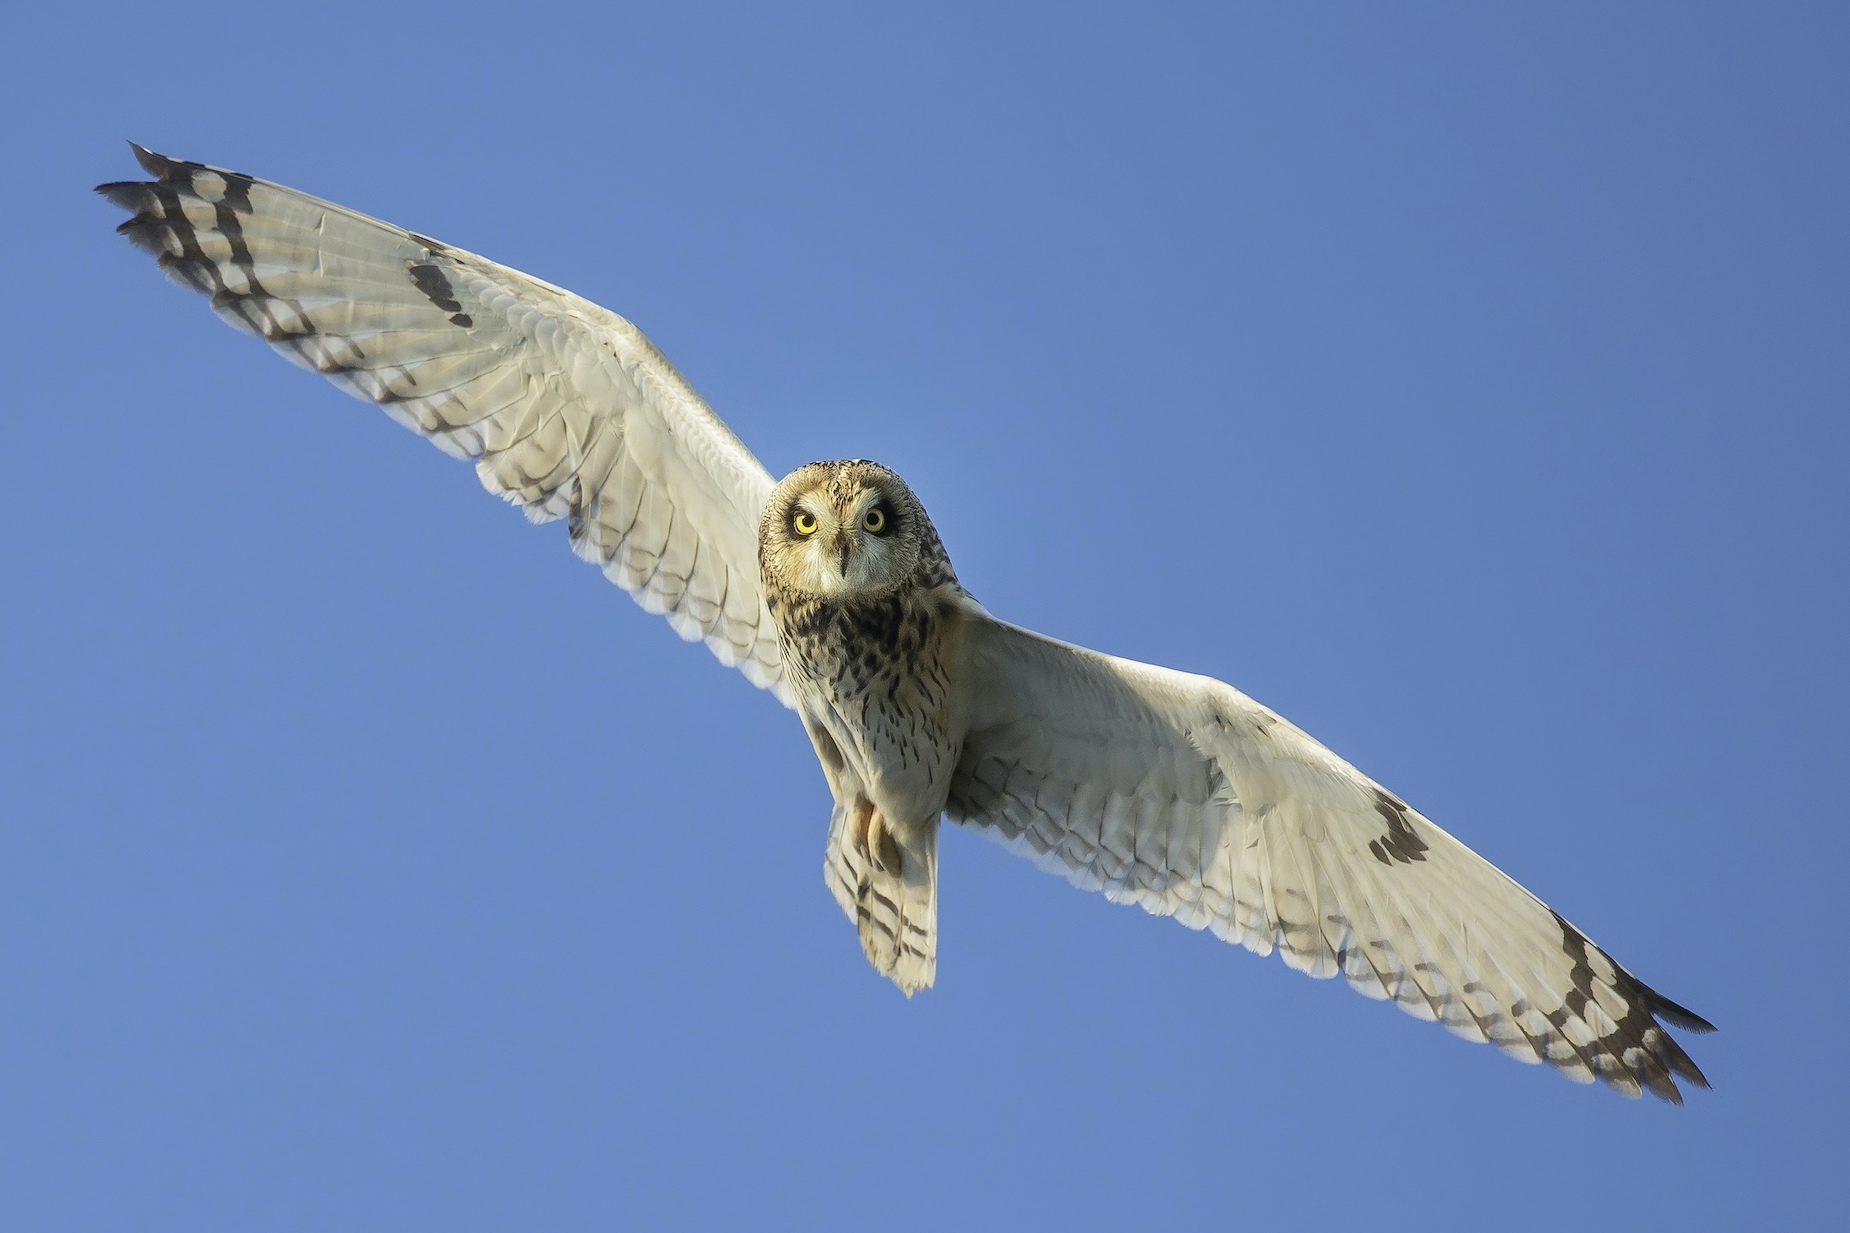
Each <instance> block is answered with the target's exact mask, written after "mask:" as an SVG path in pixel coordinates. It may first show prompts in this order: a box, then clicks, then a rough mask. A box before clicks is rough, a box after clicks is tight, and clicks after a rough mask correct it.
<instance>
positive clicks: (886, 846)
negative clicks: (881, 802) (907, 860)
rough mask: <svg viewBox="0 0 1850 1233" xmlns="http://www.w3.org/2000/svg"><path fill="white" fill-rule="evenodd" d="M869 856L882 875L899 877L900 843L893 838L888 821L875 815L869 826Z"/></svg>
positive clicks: (869, 821)
mask: <svg viewBox="0 0 1850 1233" xmlns="http://www.w3.org/2000/svg"><path fill="white" fill-rule="evenodd" d="M867 855H868V856H869V857H871V858H872V859H873V862H874V866H875V868H877V869H879V870H880V872H881V873H885V874H891V875H893V876H898V874H899V870H900V865H901V863H902V862H901V860H900V855H899V843H898V841H896V840H895V839H894V838H893V831H892V829H891V828H890V827H888V826H887V823H886V819H885V818H883V817H881V816H880V815H879V814H877V813H876V814H874V815H872V817H871V818H870V819H869V820H868V824H867Z"/></svg>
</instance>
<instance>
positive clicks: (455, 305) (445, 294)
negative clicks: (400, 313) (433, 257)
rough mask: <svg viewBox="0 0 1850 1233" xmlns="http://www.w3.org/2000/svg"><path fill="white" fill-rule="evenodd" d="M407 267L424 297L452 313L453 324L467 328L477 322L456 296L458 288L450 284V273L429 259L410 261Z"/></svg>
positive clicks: (406, 264)
mask: <svg viewBox="0 0 1850 1233" xmlns="http://www.w3.org/2000/svg"><path fill="white" fill-rule="evenodd" d="M405 269H406V270H407V271H408V272H409V273H410V275H411V281H412V282H414V283H416V284H417V289H418V290H419V291H422V292H423V293H424V298H425V299H427V300H429V301H430V302H431V303H432V304H435V305H436V306H437V307H438V308H440V309H442V310H443V311H444V312H446V313H449V314H450V324H451V325H459V326H462V327H464V328H467V327H469V326H472V325H474V324H475V318H473V317H471V316H470V315H469V314H468V313H466V312H464V311H463V310H462V302H461V301H460V300H458V299H457V298H456V288H455V287H452V286H451V285H450V278H449V275H447V274H445V273H444V272H443V271H442V270H440V269H438V268H437V267H436V266H435V265H432V264H431V263H430V262H428V261H408V262H406V263H405Z"/></svg>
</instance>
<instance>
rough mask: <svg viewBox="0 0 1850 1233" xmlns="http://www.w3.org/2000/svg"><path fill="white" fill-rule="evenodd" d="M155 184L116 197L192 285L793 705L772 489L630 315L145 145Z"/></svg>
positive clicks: (140, 240)
mask: <svg viewBox="0 0 1850 1233" xmlns="http://www.w3.org/2000/svg"><path fill="white" fill-rule="evenodd" d="M135 156H136V158H137V159H139V160H140V162H141V165H142V167H143V168H145V169H146V170H147V171H148V173H149V174H150V175H152V176H154V177H155V179H154V180H153V181H152V182H132V183H116V184H104V185H101V186H99V188H98V189H97V191H98V192H100V193H102V194H103V195H104V196H105V197H107V198H108V199H109V200H110V201H112V202H114V203H115V204H117V205H119V206H121V207H122V208H124V209H126V210H129V211H131V212H132V213H133V215H134V217H133V218H131V219H129V221H128V222H126V223H124V224H122V226H121V227H120V228H118V230H119V231H121V233H122V234H123V235H125V236H127V237H128V238H129V239H130V240H131V241H133V242H134V243H135V244H136V246H137V247H140V248H142V249H145V250H147V251H148V252H151V253H153V254H154V255H155V256H156V257H158V258H159V259H160V265H161V268H162V269H163V270H165V271H166V272H167V273H168V274H169V275H170V276H171V277H173V278H174V280H175V281H176V282H179V283H181V284H182V285H184V286H188V287H191V288H192V289H193V290H195V291H200V292H203V293H205V294H206V295H208V296H210V297H211V300H212V308H213V311H215V312H217V313H218V315H219V316H221V317H223V318H224V319H225V320H226V321H228V322H230V323H231V324H232V325H234V326H237V327H238V328H240V329H243V330H246V331H248V332H251V333H254V334H256V335H257V336H259V337H260V338H262V339H263V340H264V341H266V342H268V343H269V344H270V346H272V347H273V348H275V349H276V350H277V351H278V352H279V353H281V354H282V355H283V356H285V357H286V358H288V359H290V360H293V361H294V362H296V363H297V364H300V365H301V366H303V367H304V368H307V369H310V370H311V371H314V372H318V373H320V374H321V375H322V376H324V377H326V378H328V379H329V380H330V381H332V382H334V384H336V385H337V386H339V387H340V388H342V389H344V390H345V391H347V392H348V393H350V394H353V395H355V396H356V397H359V398H363V399H366V400H367V401H369V402H373V403H377V404H378V405H380V406H381V407H383V408H384V409H385V410H386V412H387V413H388V414H389V415H391V416H392V418H394V419H396V420H397V421H398V422H399V423H401V424H404V425H405V426H407V427H409V428H411V429H413V430H415V431H416V432H418V433H421V434H422V435H424V436H425V437H427V438H429V439H430V440H431V441H432V442H433V443H434V444H436V445H437V447H438V448H440V449H442V450H443V451H444V452H445V453H447V454H450V455H452V456H453V457H457V458H469V459H473V460H475V464H476V468H475V469H476V474H477V475H478V476H480V477H481V481H482V483H483V485H484V486H485V487H487V488H488V490H489V491H491V492H494V493H496V494H497V495H499V496H501V497H503V498H504V499H506V500H507V501H509V502H511V503H512V504H515V505H519V506H521V507H522V508H523V509H524V510H525V512H526V514H527V517H528V518H529V519H531V520H532V521H534V522H551V521H553V520H555V519H558V518H565V519H567V520H568V526H569V528H570V531H571V540H572V547H573V548H574V549H575V550H576V551H577V553H578V555H580V556H581V557H583V558H585V559H586V560H588V561H592V562H594V563H596V564H597V565H598V566H600V567H601V568H602V569H603V571H604V573H605V574H606V575H607V576H608V577H609V578H610V579H611V580H612V581H613V582H615V583H617V584H618V585H619V586H621V587H623V588H624V589H625V590H626V591H628V592H630V594H631V595H632V596H634V597H635V599H636V601H637V602H638V603H640V604H641V605H642V606H643V607H644V608H646V609H648V610H649V611H651V612H657V613H661V614H662V615H664V616H666V617H667V618H668V621H669V623H670V624H671V625H672V626H673V627H674V628H675V630H676V631H677V632H678V633H679V634H680V635H681V636H682V637H683V638H686V639H688V640H690V641H692V640H695V639H698V640H701V641H704V642H705V643H706V644H707V646H708V647H710V648H711V649H712V651H713V653H714V654H715V655H716V656H718V657H719V659H720V660H721V661H722V662H724V663H726V664H728V665H733V666H736V667H738V668H739V669H740V670H741V671H742V672H744V673H745V675H746V677H747V678H749V679H750V680H751V681H752V683H753V684H756V685H759V686H762V687H763V688H766V689H769V690H772V691H773V692H775V693H776V694H777V695H778V697H779V698H781V699H782V700H783V701H784V703H785V704H786V705H789V704H790V701H791V698H790V692H789V688H788V686H787V684H786V683H785V681H784V675H783V664H782V657H781V656H780V654H779V651H778V646H777V637H776V633H775V630H774V629H773V627H772V624H771V617H770V613H769V612H768V611H767V609H766V607H765V602H764V596H763V594H762V592H761V588H760V585H759V576H758V517H759V513H760V512H761V511H762V509H763V508H764V504H765V501H766V500H767V499H768V498H769V496H770V494H771V490H772V488H773V487H774V486H775V485H774V483H773V481H772V478H771V476H770V474H769V473H768V472H766V470H765V469H764V467H763V465H762V464H760V463H759V461H758V460H757V459H756V458H754V457H753V456H752V454H751V451H750V450H748V449H746V448H745V446H744V444H743V443H742V442H741V441H740V440H739V439H738V437H736V436H734V435H733V433H732V431H731V430H730V429H728V428H727V427H726V425H725V424H724V423H722V422H721V421H720V419H719V417H717V416H716V415H714V414H713V412H712V410H711V409H709V408H708V406H707V405H706V403H705V402H703V401H702V400H701V398H700V396H699V395H698V394H696V393H695V392H694V390H693V388H692V387H691V386H690V385H688V383H687V382H686V380H685V379H683V378H682V377H681V375H680V374H679V373H678V372H676V371H675V369H674V367H673V366H672V365H671V364H669V362H668V360H667V359H666V357H664V356H663V355H662V354H661V352H660V351H658V350H656V348H655V346H654V345H653V344H652V343H650V341H649V340H648V339H647V338H646V337H644V335H643V334H642V332H641V331H640V330H638V329H637V328H636V327H635V326H633V325H631V324H630V323H629V322H628V321H626V320H624V319H623V318H622V317H619V316H618V315H616V314H615V313H613V312H610V311H609V310H607V309H604V308H600V307H599V306H597V305H596V304H593V303H591V302H590V301H588V300H584V299H580V298H579V297H578V296H575V295H573V294H572V293H570V292H569V291H565V290H562V289H560V288H558V287H554V286H552V285H551V284H548V283H544V282H541V281H540V280H538V279H536V278H532V277H529V276H528V275H525V274H522V273H520V272H519V271H518V270H511V269H509V268H507V267H506V266H503V265H497V264H496V263H494V262H492V261H489V260H487V259H485V258H482V257H478V256H476V255H475V254H473V253H467V252H464V251H462V250H461V249H457V248H451V247H450V246H448V245H446V244H440V243H438V242H437V241H435V240H431V239H428V238H426V237H424V236H420V235H416V234H414V233H412V232H408V231H405V230H402V229H401V228H398V227H394V226H392V225H390V224H389V223H382V222H380V221H378V220H377V219H372V218H368V217H366V216H365V215H363V214H357V213H355V212H354V211H352V210H348V209H345V208H343V207H341V206H337V205H334V204H332V203H330V202H326V201H321V200H318V199H316V198H314V197H310V196H308V195H307V194H305V193H299V192H296V191H295V190H294V189H289V188H284V187H282V186H281V185H277V184H270V183H266V182H265V181H263V180H257V179H253V178H251V177H250V176H247V175H243V174H241V173H239V172H235V171H226V170H224V169H222V168H218V167H208V166H205V165H203V164H200V163H188V162H182V161H179V160H177V159H171V158H166V157H163V156H162V155H159V154H154V153H151V152H150V151H147V150H144V149H142V148H141V147H139V146H136V147H135Z"/></svg>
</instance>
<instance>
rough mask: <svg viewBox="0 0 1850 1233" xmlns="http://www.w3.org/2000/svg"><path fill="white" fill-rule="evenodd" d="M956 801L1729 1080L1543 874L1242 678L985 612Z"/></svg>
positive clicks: (1683, 1015) (1234, 923) (1518, 1036)
mask: <svg viewBox="0 0 1850 1233" xmlns="http://www.w3.org/2000/svg"><path fill="white" fill-rule="evenodd" d="M967 638H968V643H967V645H968V648H969V652H968V653H969V659H968V661H967V664H966V668H967V680H968V681H969V689H970V691H971V693H970V695H969V697H968V702H969V717H970V730H969V735H968V737H967V740H966V745H965V749H964V752H963V755H962V758H961V760H960V761H959V763H958V766H957V769H956V773H955V777H954V782H953V785H952V790H951V798H950V803H949V805H948V806H947V810H946V812H947V814H948V815H949V816H950V817H951V819H952V820H953V821H955V822H958V823H961V824H963V825H965V826H969V827H973V828H976V829H979V830H982V831H984V832H985V833H987V834H989V835H991V836H993V837H995V838H997V839H999V840H1001V841H1003V842H1004V843H1005V844H1007V845H1008V846H1009V847H1011V848H1013V849H1014V850H1016V851H1018V852H1020V853H1022V854H1023V855H1026V856H1028V857H1030V858H1031V859H1033V860H1034V861H1036V863H1038V864H1039V865H1041V866H1042V867H1043V868H1045V869H1048V870H1050V871H1053V872H1057V873H1060V874H1063V875H1064V876H1066V877H1067V878H1068V879H1069V880H1071V881H1072V882H1073V883H1074V884H1075V885H1078V886H1081V887H1084V888H1087V889H1091V890H1102V891H1104V892H1105V894H1106V895H1107V896H1108V897H1109V898H1111V899H1112V900H1113V901H1114V902H1118V903H1135V904H1139V905H1141V906H1142V907H1143V908H1144V909H1145V910H1146V911H1149V912H1151V913H1153V914H1155V915H1157V916H1174V917H1176V918H1177V919H1178V920H1180V921H1181V922H1182V923H1183V924H1185V925H1187V926H1188V927H1189V928H1191V929H1209V930H1212V931H1213V932H1214V933H1215V934H1216V935H1217V936H1219V937H1221V938H1223V939H1225V940H1227V941H1230V942H1237V943H1239V944H1240V945H1242V946H1244V947H1246V948H1247V949H1248V950H1251V951H1254V952H1256V953H1258V954H1261V955H1266V954H1270V953H1272V952H1273V951H1274V950H1276V951H1278V952H1279V954H1280V955H1282V956H1283V958H1284V960H1285V962H1286V963H1287V964H1289V965H1290V966H1291V967H1293V968H1295V969H1297V970H1299V971H1302V972H1305V973H1308V974H1309V975H1311V976H1315V977H1324V978H1327V977H1332V976H1335V975H1337V974H1338V973H1340V974H1342V975H1343V976H1344V977H1346V978H1347V979H1348V981H1349V983H1350V984H1351V985H1352V986H1354V987H1355V988H1356V989H1357V990H1359V991H1361V992H1362V993H1364V994H1366V995H1367V996H1369V997H1372V998H1377V999H1384V1000H1390V1001H1393V1002H1395V1003H1397V1004H1398V1005H1399V1006H1400V1007H1401V1008H1402V1009H1403V1010H1405V1011H1407V1012H1408V1013H1410V1014H1412V1015H1414V1016H1416V1017H1418V1018H1421V1019H1428V1020H1438V1021H1439V1022H1441V1023H1443V1024H1444V1025H1445V1026H1446V1027H1447V1028H1449V1029H1450V1030H1451V1031H1452V1032H1454V1033H1456V1034H1457V1035H1459V1036H1463V1037H1465V1038H1467V1039H1469V1040H1475V1041H1488V1042H1490V1043H1492V1044H1495V1045H1497V1046H1498V1047H1499V1048H1501V1049H1502V1050H1503V1051H1504V1052H1506V1053H1508V1054H1510V1055H1511V1056H1513V1057H1516V1058H1518V1059H1520V1060H1522V1061H1525V1062H1547V1063H1549V1064H1550V1065H1552V1066H1555V1067H1557V1068H1558V1069H1560V1070H1561V1071H1563V1072H1564V1073H1565V1074H1567V1075H1568V1077H1570V1078H1572V1079H1575V1080H1577V1081H1579V1082H1583V1083H1589V1082H1592V1081H1593V1080H1595V1079H1598V1080H1601V1081H1603V1082H1605V1083H1607V1084H1610V1085H1611V1086H1612V1087H1614V1088H1616V1089H1618V1090H1619V1091H1621V1092H1624V1093H1625V1094H1627V1095H1630V1096H1636V1095H1638V1094H1639V1092H1640V1089H1641V1087H1643V1088H1649V1089H1650V1090H1651V1091H1652V1092H1653V1093H1654V1094H1656V1095H1657V1096H1660V1097H1662V1098H1664V1099H1665V1100H1669V1101H1673V1102H1676V1103H1681V1099H1682V1098H1681V1095H1680V1093H1679V1091H1678V1089H1677V1084H1676V1080H1677V1079H1684V1080H1687V1081H1689V1082H1691V1083H1695V1084H1698V1085H1700V1086H1703V1087H1707V1086H1708V1083H1707V1081H1706V1080H1705V1079H1704V1078H1703V1076H1702V1072H1701V1071H1700V1070H1698V1069H1697V1067H1696V1064H1695V1063H1694V1062H1693V1061H1691V1060H1690V1057H1689V1055H1688V1054H1687V1053H1685V1052H1684V1051H1683V1049H1682V1047H1681V1046H1680V1045H1679V1044H1678V1043H1677V1042H1676V1041H1675V1040H1673V1039H1672V1038H1671V1036H1670V1035H1669V1033H1668V1032H1667V1031H1666V1030H1665V1029H1664V1027H1663V1025H1662V1024H1660V1023H1659V1022H1658V1020H1659V1019H1662V1020H1664V1021H1665V1022H1667V1023H1671V1024H1674V1025H1676V1026H1678V1027H1681V1028H1684V1029H1686V1030H1691V1031H1709V1030H1712V1028H1711V1026H1710V1025H1709V1024H1708V1023H1707V1022H1706V1021H1704V1020H1703V1019H1701V1018H1700V1017H1699V1016H1697V1015H1695V1014H1693V1013H1691V1012H1690V1011H1688V1010H1685V1009H1684V1008H1683V1007H1681V1006H1678V1005H1677V1004H1676V1003H1675V1002H1672V1001H1670V1000H1669V999H1668V998H1666V997H1664V996H1662V995H1661V994H1659V993H1657V992H1656V991H1655V990H1653V989H1651V988H1649V987H1648V986H1646V985H1645V984H1644V983H1643V982H1642V981H1640V980H1638V979H1637V978H1636V977H1634V976H1633V975H1632V974H1631V973H1629V972H1627V971H1626V970H1625V969H1624V968H1622V967H1620V966H1619V965H1618V963H1616V962H1615V961H1613V959H1612V958H1611V957H1610V956H1608V955H1607V954H1606V952H1605V951H1603V950H1601V949H1600V948H1599V947H1598V946H1597V945H1595V944H1594V943H1593V942H1592V941H1591V940H1590V939H1589V938H1588V937H1587V936H1586V935H1585V934H1584V933H1582V932H1581V931H1580V930H1578V929H1576V928H1575V927H1574V926H1573V925H1571V924H1569V923H1568V922H1567V921H1566V920H1564V919H1563V918H1562V917H1561V916H1560V915H1559V914H1558V913H1556V912H1555V911H1553V910H1552V909H1551V908H1549V907H1548V906H1547V905H1546V904H1544V903H1542V902H1541V901H1540V900H1539V899H1537V898H1536V897H1535V896H1534V895H1532V894H1530V893H1529V892H1528V891H1526V890H1524V889H1523V888H1522V887H1521V886H1518V885H1517V884H1516V883H1515V882H1513V881H1512V880H1510V878H1508V877H1507V876H1505V875H1504V874H1503V873H1502V872H1501V871H1500V870H1498V869H1497V868H1496V867H1495V866H1493V865H1491V864H1490V862H1488V861H1486V860H1484V859H1483V858H1482V857H1480V856H1478V855H1477V854H1476V853H1475V852H1473V851H1471V850H1470V849H1469V848H1467V847H1465V846H1464V845H1463V844H1461V843H1459V842H1458V841H1457V840H1456V839H1453V838H1452V837H1451V836H1450V835H1448V834H1446V833H1445V832H1444V831H1442V830H1440V829H1439V828H1438V827H1437V826H1435V825H1433V824H1432V823H1431V822H1429V821H1428V820H1427V819H1426V818H1425V817H1424V816H1423V815H1421V814H1420V813H1418V812H1417V811H1415V810H1413V809H1411V808H1409V807H1408V806H1407V805H1406V804H1405V803H1404V802H1402V801H1401V800H1400V799H1399V798H1397V797H1395V796H1394V795H1393V794H1392V793H1390V792H1388V791H1386V790H1385V789H1383V788H1381V787H1380V786H1379V785H1377V784H1376V783H1374V781H1372V780H1370V779H1369V778H1367V777H1366V776H1364V775H1363V774H1362V773H1361V772H1359V771H1357V770H1356V769H1355V768H1354V767H1352V766H1350V765H1349V764H1348V763H1347V762H1344V761H1343V760H1342V759H1340V758H1338V757H1337V756H1336V755H1335V754H1333V753H1331V752H1330V751H1329V750H1328V749H1325V748H1324V747H1323V746H1322V745H1320V744H1318V743H1317V742H1316V741H1314V740H1312V739H1311V738H1310V737H1309V736H1307V735H1306V734H1305V733H1304V732H1302V731H1300V730H1299V729H1298V728H1296V727H1294V726H1293V725H1291V724H1290V723H1288V722H1286V721H1285V720H1284V719H1281V718H1280V717H1279V716H1278V715H1276V714H1274V713H1273V712H1272V711H1270V710H1268V709H1267V708H1265V707H1263V706H1261V705H1259V704H1258V703H1256V702H1254V701H1253V700H1252V699H1250V698H1248V697H1246V696H1245V695H1244V694H1242V693H1240V692H1239V691H1238V690H1236V689H1234V688H1233V687H1232V686H1229V685H1226V684H1224V683H1222V682H1220V681H1216V680H1213V679H1211V678H1208V677H1201V676H1191V675H1189V674H1186V673H1182V672H1176V671H1172V670H1170V669H1167V668H1158V667H1153V666H1151V665H1148V664H1140V663H1135V662H1133V661H1130V660H1124V659H1117V658H1113V657H1111V656H1107V655H1101V654H1098V653H1096V652H1093V651H1087V650H1083V649H1081V648H1079V647H1074V646H1069V645H1067V644H1065V643H1061V642H1056V641H1054V640H1052V639H1049V638H1043V637H1041V636H1040V635H1038V634H1034V633H1031V632H1029V631H1027V630H1023V629H1019V628H1016V627H1014V626H1011V625H1007V624H1004V623H1002V622H999V621H996V620H994V619H993V618H991V617H989V616H988V614H987V613H983V612H981V610H980V609H973V610H972V613H971V616H970V619H969V621H968V629H967Z"/></svg>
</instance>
